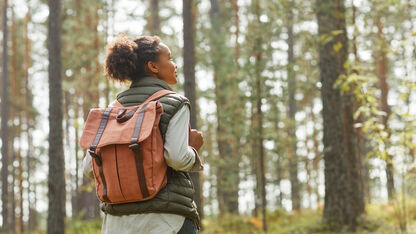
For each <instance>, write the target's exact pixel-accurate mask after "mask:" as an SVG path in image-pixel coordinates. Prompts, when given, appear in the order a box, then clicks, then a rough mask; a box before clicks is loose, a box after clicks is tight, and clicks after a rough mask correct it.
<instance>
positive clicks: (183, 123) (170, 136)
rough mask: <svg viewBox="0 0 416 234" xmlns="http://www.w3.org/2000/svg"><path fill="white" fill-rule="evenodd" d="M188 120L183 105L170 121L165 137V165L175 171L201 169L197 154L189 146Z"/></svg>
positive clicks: (186, 111) (187, 111)
mask: <svg viewBox="0 0 416 234" xmlns="http://www.w3.org/2000/svg"><path fill="white" fill-rule="evenodd" d="M189 118H190V110H189V107H188V106H187V105H184V106H183V107H182V108H181V109H179V111H178V112H176V114H175V115H174V116H173V117H172V119H171V120H170V122H169V125H168V129H167V131H166V135H165V145H164V148H165V151H164V157H165V160H166V164H168V166H170V167H172V168H173V169H175V170H177V171H201V170H202V169H203V165H202V163H201V159H200V157H199V155H198V152H197V151H196V150H195V149H193V148H192V147H191V146H189Z"/></svg>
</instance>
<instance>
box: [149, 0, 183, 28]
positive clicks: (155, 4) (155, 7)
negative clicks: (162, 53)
mask: <svg viewBox="0 0 416 234" xmlns="http://www.w3.org/2000/svg"><path fill="white" fill-rule="evenodd" d="M150 1H151V2H150V12H151V18H152V19H151V21H150V22H151V27H150V28H151V33H152V34H153V35H159V34H160V17H159V0H150ZM184 5H185V3H184Z"/></svg>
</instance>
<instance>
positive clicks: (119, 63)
mask: <svg viewBox="0 0 416 234" xmlns="http://www.w3.org/2000/svg"><path fill="white" fill-rule="evenodd" d="M137 47H138V45H137V44H136V43H135V42H134V41H133V40H131V39H129V38H128V37H127V36H125V35H121V36H118V37H117V38H116V40H114V41H113V42H112V43H110V44H109V45H107V53H106V59H105V62H104V71H105V73H106V74H107V75H108V76H109V78H111V79H114V80H118V81H121V82H124V81H127V80H130V81H131V80H132V79H134V78H135V76H136V75H137V65H138V57H137V53H136V50H137Z"/></svg>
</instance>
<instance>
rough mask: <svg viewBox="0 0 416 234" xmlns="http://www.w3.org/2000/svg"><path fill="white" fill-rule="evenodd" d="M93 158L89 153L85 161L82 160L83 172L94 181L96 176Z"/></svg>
mask: <svg viewBox="0 0 416 234" xmlns="http://www.w3.org/2000/svg"><path fill="white" fill-rule="evenodd" d="M91 160H92V158H91V155H90V153H88V152H87V154H86V155H85V157H84V159H83V160H82V170H83V172H84V175H86V176H88V177H90V178H92V179H94V174H93V172H92V162H91Z"/></svg>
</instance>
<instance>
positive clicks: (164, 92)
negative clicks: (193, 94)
mask: <svg viewBox="0 0 416 234" xmlns="http://www.w3.org/2000/svg"><path fill="white" fill-rule="evenodd" d="M173 93H175V92H173V91H170V90H166V89H162V90H159V91H157V92H156V93H154V94H153V95H152V96H150V97H149V98H148V99H146V100H145V101H144V102H143V103H142V104H141V105H140V106H139V108H141V107H143V106H144V105H146V103H149V102H151V101H154V100H158V99H159V98H161V97H163V96H166V95H168V94H173ZM108 107H123V105H122V104H121V103H120V102H119V101H117V99H116V100H114V101H113V102H112V103H110V105H108Z"/></svg>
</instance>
